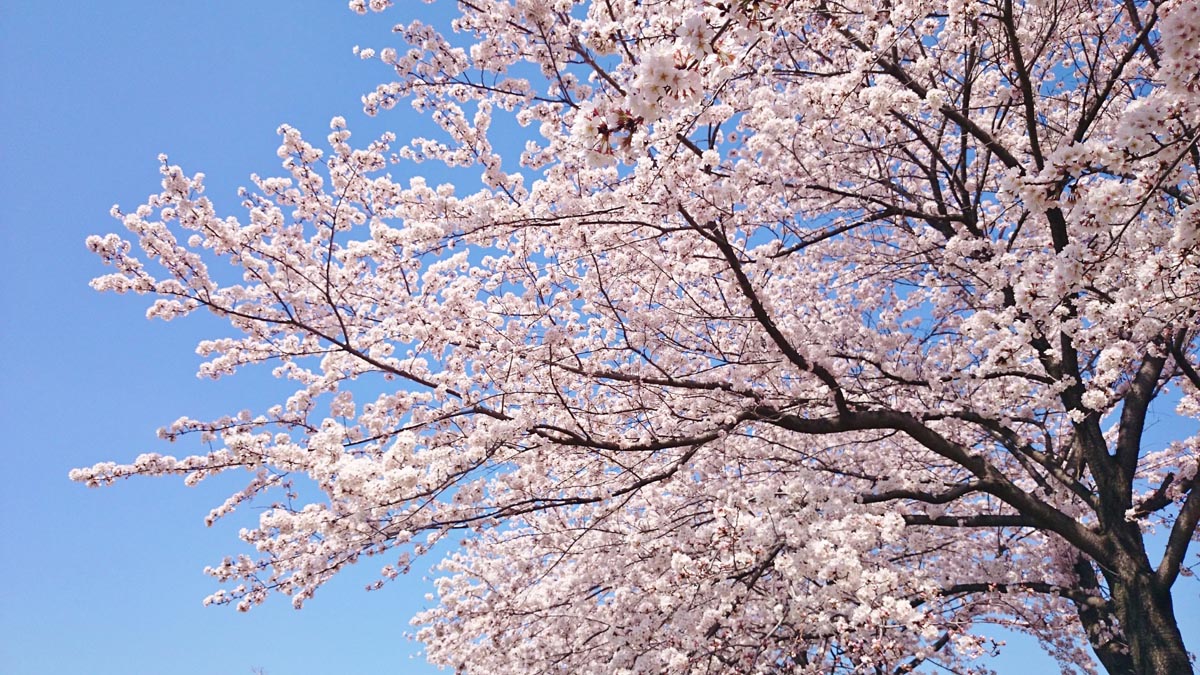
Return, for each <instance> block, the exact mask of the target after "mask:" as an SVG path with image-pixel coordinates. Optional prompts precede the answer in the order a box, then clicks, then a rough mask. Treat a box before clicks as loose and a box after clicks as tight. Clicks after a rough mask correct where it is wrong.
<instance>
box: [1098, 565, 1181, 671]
mask: <svg viewBox="0 0 1200 675" xmlns="http://www.w3.org/2000/svg"><path fill="white" fill-rule="evenodd" d="M1113 577H1114V578H1110V583H1111V586H1112V601H1113V606H1114V609H1115V610H1116V614H1117V618H1118V619H1119V620H1120V622H1121V632H1122V633H1123V635H1124V637H1125V640H1126V642H1127V643H1128V649H1129V656H1130V661H1131V663H1132V670H1130V671H1129V675H1192V673H1193V670H1192V664H1191V661H1190V660H1189V659H1188V654H1187V650H1186V649H1185V648H1184V646H1183V635H1181V634H1180V632H1179V625H1178V623H1177V622H1176V620H1175V609H1174V606H1173V603H1172V602H1171V592H1170V589H1160V588H1158V584H1157V583H1155V581H1154V578H1153V577H1152V576H1151V575H1150V574H1149V573H1146V572H1139V573H1137V574H1134V575H1131V576H1129V577H1128V578H1124V579H1118V578H1115V577H1116V575H1113ZM1106 665H1107V664H1106ZM1110 675H1118V674H1117V673H1116V672H1113V673H1110ZM1120 675H1125V673H1120Z"/></svg>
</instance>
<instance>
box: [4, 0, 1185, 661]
mask: <svg viewBox="0 0 1200 675" xmlns="http://www.w3.org/2000/svg"><path fill="white" fill-rule="evenodd" d="M402 15H403V9H401V10H399V12H393V13H392V14H391V15H385V16H384V17H383V18H382V20H381V19H380V18H379V17H367V18H364V17H358V16H355V15H354V14H352V13H351V12H349V11H348V10H347V9H346V8H345V3H344V2H341V1H340V0H254V1H253V2H235V1H232V0H219V1H218V0H213V1H209V2H191V3H183V2H162V1H161V0H159V1H152V0H144V1H134V0H116V1H110V2H104V3H100V2H76V3H57V2H49V1H45V0H8V1H7V2H4V3H3V4H2V5H0V69H2V77H0V87H2V89H0V123H2V128H3V130H4V131H3V137H2V140H0V160H2V161H0V237H3V244H4V252H5V254H6V255H5V256H4V259H3V266H0V303H2V306H0V320H2V321H3V326H0V347H2V352H3V354H4V358H3V359H0V383H2V385H3V386H2V387H0V424H2V427H0V428H3V429H4V430H5V436H6V438H5V441H4V443H3V446H2V452H3V455H2V457H3V460H4V473H3V476H4V483H3V486H2V487H0V514H2V517H3V521H2V523H0V527H2V528H3V529H2V530H0V532H2V533H3V537H4V539H3V543H2V546H3V551H2V553H3V554H2V555H0V578H2V579H3V580H4V586H3V590H0V672H3V673H6V674H7V675H48V674H49V675H56V674H60V673H61V674H64V675H66V674H70V675H106V674H110V673H111V674H114V675H115V674H118V673H119V674H121V675H131V674H132V675H139V674H155V673H170V674H172V675H189V674H196V675H201V674H204V675H208V674H217V673H220V674H225V673H230V674H237V673H250V672H251V669H252V668H254V667H261V668H263V669H265V670H266V672H268V673H269V674H270V675H336V674H338V673H356V674H360V673H361V674H370V673H414V674H419V673H425V672H435V671H434V670H433V669H432V668H430V667H429V666H427V665H424V664H423V662H422V661H420V660H419V659H417V660H413V659H411V658H410V656H411V655H412V654H413V653H414V652H416V651H417V648H418V647H417V645H415V644H414V643H411V642H408V641H407V640H406V639H405V638H404V632H405V631H406V630H407V629H408V626H407V621H408V617H409V616H411V614H412V613H413V612H414V611H415V610H416V609H418V608H419V607H420V606H421V605H422V604H423V602H424V601H423V599H422V595H423V594H424V593H425V592H426V590H427V588H426V587H425V585H424V583H423V582H422V580H421V578H420V577H419V576H418V577H413V578H408V579H405V580H403V581H400V582H397V583H395V584H393V585H391V586H389V587H387V588H386V589H385V590H383V591H380V592H375V593H366V592H364V591H363V590H362V587H363V585H364V584H365V583H367V582H368V581H370V580H372V579H374V576H373V572H374V569H373V566H372V567H371V568H364V569H362V570H355V571H353V572H351V573H349V574H344V575H343V576H342V577H341V578H339V579H337V580H335V582H334V583H332V584H330V585H329V587H327V588H326V589H325V590H324V591H323V592H321V593H320V594H318V596H317V597H316V599H315V600H313V601H311V602H310V603H309V604H308V605H307V606H306V608H305V609H304V610H303V611H301V612H296V611H294V610H292V609H291V607H290V605H289V604H288V603H287V602H286V599H283V598H280V599H279V600H280V601H279V602H272V603H269V604H268V605H267V606H265V607H261V608H258V609H256V610H254V611H252V612H250V613H249V614H246V615H243V614H237V613H236V612H234V611H232V610H230V609H228V608H204V607H202V606H201V604H200V600H201V599H202V598H203V597H204V596H205V595H207V594H208V593H209V592H211V591H212V590H213V589H214V588H215V586H214V583H213V581H212V580H211V579H209V578H208V577H206V576H204V575H203V574H202V573H201V570H202V568H203V566H204V565H205V564H210V563H214V562H216V561H218V560H219V559H220V558H221V557H222V556H223V555H225V554H228V553H231V552H233V551H235V550H236V541H235V538H236V535H235V533H236V530H237V528H238V527H239V526H240V524H241V523H240V522H239V521H238V520H237V519H234V520H233V521H232V522H229V523H226V524H224V525H223V526H218V527H216V528H213V529H208V528H205V527H204V524H203V516H204V515H205V514H206V513H207V512H208V510H209V509H210V508H211V507H212V506H214V505H215V504H217V503H220V501H222V500H223V499H224V498H225V496H227V494H228V492H229V491H230V489H231V488H230V486H231V483H229V482H217V483H213V484H205V485H202V486H201V487H199V488H194V489H187V488H184V487H182V486H181V485H180V483H179V482H178V481H173V480H142V481H132V482H125V483H123V484H121V485H119V486H117V487H116V488H111V489H107V490H87V489H85V488H83V487H82V486H79V485H76V484H73V483H70V482H68V481H67V479H66V474H67V471H68V470H69V469H70V468H72V467H76V466H83V465H91V464H93V463H94V462H96V461H101V460H108V459H113V460H122V459H131V458H132V457H134V456H136V455H137V454H139V453H141V452H147V451H165V450H166V448H165V447H164V446H162V445H161V444H160V443H159V442H158V441H157V439H156V438H155V435H154V430H155V429H156V428H157V427H159V426H160V425H162V424H164V423H167V422H170V421H171V420H173V419H175V418H176V417H178V416H180V415H182V414H189V415H193V416H197V417H203V416H206V415H218V414H222V413H227V412H232V411H235V410H237V409H240V408H242V407H251V406H253V405H255V404H261V403H263V402H264V401H268V400H269V397H267V396H265V392H266V390H267V389H268V388H270V386H271V383H270V382H269V381H268V379H267V378H265V377H264V376H262V375H261V374H259V375H256V374H253V373H251V374H244V375H239V376H237V377H235V378H232V379H230V380H227V381H222V382H218V383H213V382H207V381H200V380H197V379H196V378H195V377H194V372H195V366H196V363H197V359H196V357H195V356H193V348H194V346H195V343H196V341H197V340H198V339H201V338H203V337H211V336H212V335H213V334H214V332H216V331H219V330H220V324H219V323H216V322H213V321H204V320H200V321H185V322H176V323H172V324H164V323H161V322H154V323H151V322H147V321H146V320H145V319H144V318H143V312H144V310H145V306H146V303H145V302H142V301H140V300H139V299H137V298H129V297H117V296H104V295H99V294H96V293H94V292H92V291H91V290H90V289H89V288H88V287H87V282H88V280H89V279H91V278H92V277H93V276H95V275H96V274H98V273H102V272H103V271H104V268H103V266H102V265H100V263H99V262H98V260H96V259H95V258H94V257H93V256H92V255H91V254H89V253H88V252H87V250H86V249H85V247H84V245H83V240H84V238H85V237H86V236H87V235H88V234H92V233H105V232H109V231H114V230H117V229H118V228H119V224H118V223H117V222H116V221H113V220H111V219H110V218H109V217H108V215H107V214H108V210H109V207H110V206H111V205H112V204H113V203H120V204H123V205H125V206H136V205H137V204H138V203H140V201H139V200H141V199H143V198H144V197H145V196H146V195H147V194H149V193H151V192H153V191H155V190H156V189H157V184H158V174H157V169H158V163H157V161H156V159H155V157H156V155H157V154H158V153H160V152H166V153H168V154H169V155H170V156H171V159H172V161H173V162H176V163H179V164H181V165H183V167H184V168H185V170H187V171H189V172H193V171H204V172H205V173H206V174H207V175H208V181H207V182H208V186H209V189H208V192H209V195H210V196H211V197H213V199H214V200H215V201H216V202H217V204H218V207H222V205H224V206H223V210H224V211H225V212H227V213H228V212H236V211H237V209H236V208H235V206H236V203H237V199H236V198H235V191H236V188H237V187H238V186H239V185H242V184H245V183H246V182H247V176H248V175H249V174H250V173H252V172H258V173H262V174H270V173H272V172H273V171H274V170H275V168H276V167H277V165H278V160H277V158H276V157H275V153H274V151H275V147H276V145H277V137H276V135H275V128H276V127H277V126H278V125H279V124H281V123H288V124H291V125H293V126H296V127H298V128H300V129H301V130H302V131H307V133H308V135H309V136H310V137H312V138H314V139H317V138H323V137H324V135H325V133H326V130H327V128H328V121H329V118H330V117H332V116H334V115H339V114H340V115H345V116H346V118H347V119H348V120H349V121H350V124H351V128H352V129H353V130H354V131H355V132H356V138H359V139H362V138H364V137H369V136H370V135H371V134H372V133H374V132H376V131H379V130H382V129H385V128H396V129H403V128H404V127H406V126H408V125H410V124H411V123H412V122H411V119H410V118H409V117H408V116H407V115H408V113H407V112H405V111H393V112H391V113H387V114H385V115H383V116H382V117H381V118H380V119H378V120H369V119H368V118H366V117H365V115H363V114H362V113H361V110H360V106H359V97H360V96H361V95H362V94H363V93H364V92H366V91H368V90H370V89H371V88H373V87H374V85H375V84H376V83H378V82H380V81H383V80H384V79H385V78H386V77H387V72H386V70H385V69H384V68H383V67H382V66H381V65H380V64H379V63H378V62H370V63H365V62H361V61H359V60H358V59H357V57H355V56H354V55H353V54H352V53H351V47H352V46H353V45H355V44H361V45H363V46H375V47H381V46H386V45H388V44H390V35H389V28H390V26H391V23H392V22H395V21H399V20H401V19H402V18H403V17H402ZM426 166H427V165H426ZM260 407H261V406H260ZM178 450H179V449H178V448H174V447H172V448H171V451H178ZM241 517H242V518H253V517H254V512H253V511H249V512H247V513H244V514H242V516H241ZM1184 593H1186V597H1185V596H1180V597H1179V609H1180V610H1181V612H1180V613H1181V614H1186V613H1188V611H1189V609H1190V608H1192V607H1195V606H1196V603H1195V599H1196V592H1195V587H1194V586H1193V587H1192V588H1190V589H1188V590H1185V591H1184ZM1196 631H1197V629H1196V625H1195V623H1192V624H1191V625H1190V627H1189V632H1190V635H1189V641H1190V643H1191V644H1192V645H1193V646H1196V645H1197V644H1200V639H1197V633H1196ZM1014 651H1015V653H1014V654H1013V655H1012V656H1011V657H1010V658H1008V659H1006V660H1005V661H1001V662H999V663H998V664H997V666H996V667H997V668H999V669H1000V671H1001V672H1002V673H1003V672H1014V671H1017V670H1024V671H1026V672H1031V673H1032V672H1042V671H1043V670H1044V671H1045V672H1050V667H1049V666H1048V664H1046V662H1045V661H1044V660H1042V659H1040V658H1039V655H1038V654H1036V653H1031V652H1030V650H1029V649H1027V648H1022V649H1018V650H1014Z"/></svg>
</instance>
